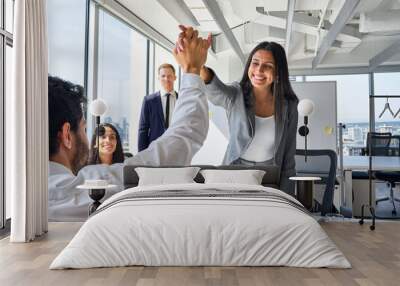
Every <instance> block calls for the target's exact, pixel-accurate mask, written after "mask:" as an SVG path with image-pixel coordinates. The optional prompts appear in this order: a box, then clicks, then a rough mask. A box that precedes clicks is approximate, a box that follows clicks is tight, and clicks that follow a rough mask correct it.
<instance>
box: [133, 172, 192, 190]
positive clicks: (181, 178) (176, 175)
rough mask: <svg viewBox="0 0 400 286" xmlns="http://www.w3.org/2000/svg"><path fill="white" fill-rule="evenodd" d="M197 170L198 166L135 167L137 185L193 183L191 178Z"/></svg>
mask: <svg viewBox="0 0 400 286" xmlns="http://www.w3.org/2000/svg"><path fill="white" fill-rule="evenodd" d="M199 170H200V168H199V167H183V168H145V167H138V168H135V171H136V173H137V174H138V176H139V186H150V185H170V184H187V183H195V181H194V180H193V179H194V178H195V177H196V175H197V173H198V172H199Z"/></svg>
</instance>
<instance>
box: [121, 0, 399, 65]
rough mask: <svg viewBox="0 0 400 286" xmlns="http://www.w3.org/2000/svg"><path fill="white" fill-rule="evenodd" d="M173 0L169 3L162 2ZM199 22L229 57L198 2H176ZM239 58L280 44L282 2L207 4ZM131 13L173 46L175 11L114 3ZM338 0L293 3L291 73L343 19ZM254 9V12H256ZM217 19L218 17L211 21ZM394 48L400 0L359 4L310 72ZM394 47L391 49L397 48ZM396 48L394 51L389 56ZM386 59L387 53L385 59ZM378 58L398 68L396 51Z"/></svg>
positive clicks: (141, 2)
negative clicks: (263, 45)
mask: <svg viewBox="0 0 400 286" xmlns="http://www.w3.org/2000/svg"><path fill="white" fill-rule="evenodd" d="M168 1H175V0H168ZM181 1H183V2H184V3H185V4H186V5H187V7H188V8H189V9H190V11H191V12H192V14H193V15H194V17H195V18H196V20H197V21H198V22H199V23H200V26H199V27H197V28H198V29H199V30H200V31H202V32H204V34H207V33H208V32H211V33H212V34H213V35H214V44H213V49H214V51H215V52H216V54H217V56H218V55H219V54H226V53H228V54H232V55H233V54H234V53H233V51H232V48H231V42H230V41H228V40H227V38H226V35H225V34H224V33H223V32H222V31H221V29H220V28H219V26H218V24H217V23H216V21H215V20H214V19H213V17H212V16H211V14H210V12H209V10H208V9H207V8H206V6H205V4H204V3H203V0H181ZM213 1H216V2H217V3H218V5H219V8H220V10H221V11H222V13H223V15H224V18H225V20H226V22H227V23H228V25H229V27H230V28H231V31H232V32H233V35H234V38H235V40H236V41H237V42H238V43H239V45H240V48H241V49H242V52H243V53H244V54H247V53H248V52H250V51H251V49H252V48H253V47H254V46H255V45H256V44H257V43H258V42H260V41H276V42H279V43H280V44H282V45H283V46H285V42H286V41H285V39H286V19H287V14H288V1H287V0H280V1H270V0H213ZM117 2H120V3H121V4H123V5H124V6H125V7H127V8H128V9H129V10H131V11H132V12H133V13H134V14H136V15H137V16H139V17H140V18H142V19H143V20H144V21H145V22H147V23H148V24H149V25H151V26H152V27H153V28H154V29H156V30H157V31H159V32H160V33H161V34H163V35H164V36H165V37H167V38H168V39H169V40H170V41H172V42H174V41H175V39H176V37H177V35H178V33H179V31H178V28H177V25H178V24H179V23H178V21H177V20H176V18H175V17H176V13H180V11H175V10H174V12H172V13H171V14H175V15H174V16H172V15H171V14H170V13H169V12H167V11H166V10H165V9H164V8H163V6H161V5H160V4H159V2H157V1H156V0H118V1H117ZM344 3H345V1H344V0H297V1H296V4H295V8H294V14H293V23H292V33H291V39H290V42H289V51H288V59H289V65H290V67H291V68H292V69H310V68H311V67H312V61H313V59H314V58H315V56H316V55H317V53H318V52H319V51H320V49H321V44H322V43H323V42H324V39H325V37H326V36H327V34H328V32H329V30H330V29H332V28H333V27H334V25H335V20H337V19H340V17H342V18H343V14H345V13H343V11H342V10H341V9H342V7H343V5H344ZM257 7H258V8H257ZM217 20H218V19H217ZM396 42H397V45H398V46H400V0H360V2H359V4H358V5H357V6H356V9H355V11H354V13H353V14H352V16H351V17H350V18H349V20H348V21H346V25H345V26H344V28H343V29H341V30H340V33H339V34H338V35H337V36H336V37H335V41H334V42H333V43H332V45H330V47H329V49H328V52H327V53H326V55H325V56H324V57H322V59H321V61H320V62H319V64H318V65H317V66H316V68H317V69H318V68H332V67H363V66H365V67H368V66H370V64H371V63H370V60H371V59H373V58H374V57H375V56H377V55H379V54H380V53H381V52H383V51H384V50H385V49H387V48H388V47H390V46H391V45H393V43H396ZM397 45H396V46H397ZM393 50H396V52H393ZM386 55H389V57H387V56H386ZM383 56H386V57H384V58H385V59H386V58H387V59H386V60H385V61H383V62H382V63H381V65H399V64H400V48H395V49H393V47H392V49H391V51H390V52H386V54H384V55H383Z"/></svg>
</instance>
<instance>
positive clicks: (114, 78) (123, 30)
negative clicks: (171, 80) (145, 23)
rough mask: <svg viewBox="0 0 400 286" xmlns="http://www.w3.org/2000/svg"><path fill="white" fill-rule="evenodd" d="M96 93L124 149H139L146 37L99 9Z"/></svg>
mask: <svg viewBox="0 0 400 286" xmlns="http://www.w3.org/2000/svg"><path fill="white" fill-rule="evenodd" d="M98 25H99V29H98V33H99V35H98V64H97V66H98V73H97V94H93V95H92V96H93V98H94V97H96V95H97V97H98V98H101V99H103V100H104V101H105V102H106V104H107V106H108V110H107V112H106V114H105V115H104V116H103V117H102V122H109V123H112V124H113V125H115V127H116V128H117V129H118V131H119V134H120V136H121V140H122V144H123V149H124V150H125V151H130V152H133V153H135V152H136V151H137V132H138V121H139V116H140V109H141V103H142V98H143V97H144V96H145V95H146V79H147V76H146V73H147V66H146V62H147V39H146V38H145V37H144V36H142V35H141V34H139V33H138V32H136V31H135V30H134V29H133V28H132V27H130V26H128V25H127V24H126V23H124V22H122V21H120V20H118V19H116V18H115V17H114V16H112V15H110V14H108V13H107V12H106V11H104V10H102V9H100V10H99V19H98Z"/></svg>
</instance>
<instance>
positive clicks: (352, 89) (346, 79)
mask: <svg viewBox="0 0 400 286" xmlns="http://www.w3.org/2000/svg"><path fill="white" fill-rule="evenodd" d="M306 80H307V81H336V88H337V120H338V123H343V124H345V126H346V128H345V129H344V130H343V153H344V155H350V156H351V155H359V154H360V153H361V149H362V148H363V147H365V144H366V137H367V133H368V128H369V81H368V75H367V74H354V75H327V76H307V77H306Z"/></svg>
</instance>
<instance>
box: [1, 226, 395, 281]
mask: <svg viewBox="0 0 400 286" xmlns="http://www.w3.org/2000/svg"><path fill="white" fill-rule="evenodd" d="M80 225H81V224H79V223H50V225H49V233H48V234H47V235H45V236H43V237H42V238H40V239H38V240H36V241H34V242H32V243H28V244H10V243H9V240H8V238H5V239H3V240H1V241H0V285H2V286H6V285H13V286H17V285H32V286H33V285H57V286H59V285H60V286H61V285H68V286H72V285H136V286H139V285H140V286H150V285H168V286H177V285H204V286H205V285H229V286H231V285H246V286H247V285H249V286H253V285H257V286H261V285H385V286H390V285H399V274H398V273H400V243H399V242H400V232H399V229H400V222H396V221H389V222H388V221H378V223H377V228H376V230H375V231H370V230H369V224H368V223H367V224H365V225H363V226H360V225H358V223H357V221H356V220H352V221H351V222H343V221H342V222H338V221H331V222H325V223H321V225H322V227H323V228H324V229H325V230H326V232H327V233H328V234H329V236H330V237H331V239H332V240H333V241H334V242H335V243H336V244H337V246H338V247H339V248H340V249H341V250H342V251H343V253H344V254H345V255H346V257H347V258H348V259H349V261H350V262H351V263H352V266H353V268H352V269H348V270H343V269H304V268H289V267H121V268H102V269H86V270H52V271H50V270H48V267H49V264H50V263H51V261H52V260H53V259H54V258H55V256H56V255H57V254H58V253H59V252H60V251H61V250H62V248H63V247H65V245H66V244H67V243H68V241H69V240H70V239H71V238H72V237H73V235H74V234H75V233H76V232H77V230H78V229H79V227H80Z"/></svg>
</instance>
